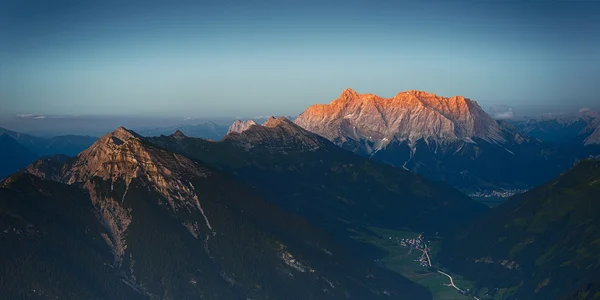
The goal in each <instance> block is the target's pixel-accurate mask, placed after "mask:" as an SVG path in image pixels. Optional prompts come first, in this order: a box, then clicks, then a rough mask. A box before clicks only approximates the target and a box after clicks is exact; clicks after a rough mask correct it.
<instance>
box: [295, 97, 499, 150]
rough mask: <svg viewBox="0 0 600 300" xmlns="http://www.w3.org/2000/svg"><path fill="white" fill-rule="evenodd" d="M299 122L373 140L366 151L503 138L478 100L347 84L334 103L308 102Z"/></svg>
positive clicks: (334, 136) (335, 136) (330, 134)
mask: <svg viewBox="0 0 600 300" xmlns="http://www.w3.org/2000/svg"><path fill="white" fill-rule="evenodd" d="M295 123H296V124H298V125H299V126H301V127H303V128H304V129H306V130H309V131H312V132H314V133H317V134H319V135H321V136H324V137H326V138H328V139H329V140H332V141H338V140H339V141H344V140H348V139H350V140H354V141H369V143H372V144H373V146H372V147H371V146H369V147H368V148H369V149H365V151H366V152H367V153H371V152H373V151H378V150H379V149H381V148H383V147H385V146H386V145H387V143H389V142H391V141H394V140H396V141H408V142H409V143H412V142H415V141H417V140H419V139H427V140H434V141H441V142H453V141H460V140H469V141H470V140H471V139H472V138H478V139H481V140H484V141H487V142H492V143H503V142H504V138H503V137H502V135H501V134H500V131H501V130H500V128H499V126H498V124H497V123H496V122H495V121H494V120H493V119H492V118H491V117H490V116H489V115H488V114H486V113H485V112H484V111H483V109H482V108H481V107H480V106H479V105H478V104H477V103H476V102H475V101H471V100H470V99H468V98H465V97H462V96H454V97H442V96H438V95H436V94H433V93H428V92H424V91H418V90H408V91H406V92H400V93H398V94H397V95H396V96H394V97H393V98H383V97H380V96H377V95H374V94H357V93H356V92H354V91H352V90H349V89H347V90H344V92H343V93H342V95H341V96H340V98H338V99H336V100H334V101H333V102H331V103H330V104H317V105H313V106H311V107H309V108H308V109H307V110H306V111H304V112H303V113H302V114H300V115H299V116H298V118H297V119H296V120H295Z"/></svg>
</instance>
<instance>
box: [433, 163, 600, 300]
mask: <svg viewBox="0 0 600 300" xmlns="http://www.w3.org/2000/svg"><path fill="white" fill-rule="evenodd" d="M598 200H600V162H599V161H581V162H580V163H579V164H577V165H576V166H575V167H574V168H573V169H572V170H570V171H568V172H566V173H564V174H562V175H561V176H559V177H558V178H556V179H555V180H553V181H551V182H549V183H547V184H545V185H543V186H541V187H538V188H535V189H533V190H531V191H529V192H527V193H525V194H522V195H518V196H515V197H513V198H511V199H510V200H508V201H507V202H506V203H504V204H502V205H500V206H499V207H498V208H496V209H494V210H492V211H491V212H490V213H489V214H488V215H485V216H483V217H482V218H481V219H479V220H478V221H476V222H474V223H473V224H471V225H470V226H468V227H467V228H465V229H464V230H462V231H459V232H457V233H456V234H455V235H454V236H452V237H451V238H449V239H447V240H446V244H445V247H444V249H443V250H442V252H441V253H440V256H441V257H442V263H443V264H445V265H446V266H448V267H450V268H451V270H454V271H456V272H458V273H459V274H461V275H465V276H467V277H468V278H470V279H472V280H475V281H478V282H479V283H480V284H481V285H483V286H487V287H491V288H494V287H498V288H512V291H513V292H514V293H515V294H514V295H513V296H514V297H518V298H519V299H557V298H559V297H562V296H564V295H566V294H568V293H569V292H571V291H572V289H573V288H574V287H577V286H582V285H584V284H586V283H588V282H591V281H593V280H597V279H598V275H599V274H600V261H598V255H597V254H598V253H600V243H599V241H600V229H599V228H600V201H598Z"/></svg>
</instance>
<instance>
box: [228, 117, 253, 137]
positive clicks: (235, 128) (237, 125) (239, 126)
mask: <svg viewBox="0 0 600 300" xmlns="http://www.w3.org/2000/svg"><path fill="white" fill-rule="evenodd" d="M252 125H256V122H254V121H253V120H246V121H240V120H235V121H234V122H233V124H231V126H229V130H228V131H227V134H230V133H232V132H237V133H241V132H242V131H245V130H247V129H248V128H250V126H252Z"/></svg>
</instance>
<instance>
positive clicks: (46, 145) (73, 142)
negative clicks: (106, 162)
mask: <svg viewBox="0 0 600 300" xmlns="http://www.w3.org/2000/svg"><path fill="white" fill-rule="evenodd" d="M0 133H4V134H7V135H9V136H10V137H12V138H14V139H15V140H17V141H18V142H19V144H21V145H23V146H25V147H26V148H27V149H29V151H31V152H33V153H35V154H37V155H38V156H48V155H54V154H63V155H67V156H75V155H77V154H78V153H79V152H81V151H83V150H84V149H86V148H87V147H89V146H90V145H92V144H93V143H94V142H95V141H96V140H97V138H96V137H92V136H83V135H62V136H55V137H52V138H41V137H37V136H32V135H28V134H23V133H19V132H14V131H10V130H7V129H4V128H0Z"/></svg>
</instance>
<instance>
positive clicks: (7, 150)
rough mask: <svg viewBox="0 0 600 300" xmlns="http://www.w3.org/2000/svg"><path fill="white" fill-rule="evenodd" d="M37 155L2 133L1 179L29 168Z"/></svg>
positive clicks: (0, 146) (0, 136) (0, 148)
mask: <svg viewBox="0 0 600 300" xmlns="http://www.w3.org/2000/svg"><path fill="white" fill-rule="evenodd" d="M35 159H36V155H35V154H34V153H33V152H31V151H29V149H27V148H26V147H24V146H23V145H21V144H19V143H18V142H17V141H16V140H15V139H13V138H12V137H10V136H9V135H7V134H4V133H1V132H0V179H1V178H3V177H4V176H7V175H10V174H12V173H13V172H15V171H17V170H18V169H20V168H23V167H25V166H27V165H28V164H29V163H31V162H32V161H34V160H35Z"/></svg>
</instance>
